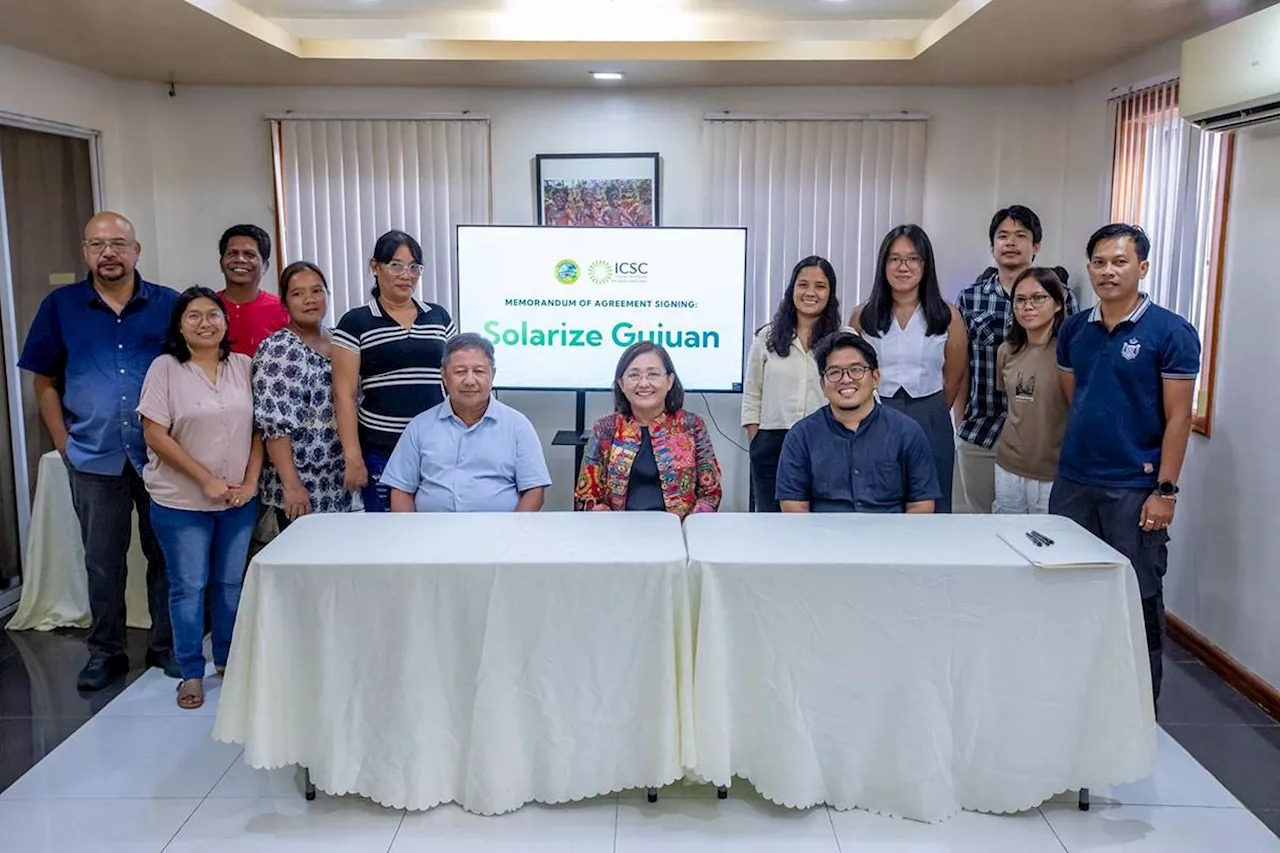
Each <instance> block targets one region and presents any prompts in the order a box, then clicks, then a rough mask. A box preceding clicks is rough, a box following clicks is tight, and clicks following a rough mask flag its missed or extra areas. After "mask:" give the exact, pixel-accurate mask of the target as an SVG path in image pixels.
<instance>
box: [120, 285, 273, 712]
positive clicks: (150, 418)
mask: <svg viewBox="0 0 1280 853" xmlns="http://www.w3.org/2000/svg"><path fill="white" fill-rule="evenodd" d="M250 374H251V363H250V361H249V357H248V356H245V355H241V354H240V353H233V352H231V347H230V344H229V343H228V341H227V315H226V312H225V310H224V309H223V307H222V304H221V303H219V302H218V300H217V298H216V297H215V295H214V293H213V291H211V290H209V289H208V288H204V287H192V288H190V289H188V290H187V291H185V292H184V293H183V294H182V296H181V297H179V299H178V304H177V305H176V306H175V307H174V312H173V322H172V324H171V325H170V328H169V341H168V343H167V344H166V347H165V354H164V355H162V356H160V357H159V358H157V359H156V360H155V361H154V362H152V364H151V369H150V370H148V371H147V378H146V379H145V380H144V381H143V383H142V397H141V399H140V400H139V402H138V414H139V415H140V416H141V417H142V432H143V436H144V437H145V438H146V441H147V455H148V461H147V468H146V470H145V471H144V472H143V476H142V478H143V480H144V481H145V482H146V484H147V491H148V492H149V493H150V495H151V525H152V527H153V528H154V529H155V532H156V539H157V540H159V543H160V550H161V551H163V552H164V560H165V570H166V574H167V575H168V577H169V615H170V617H171V618H172V620H173V650H174V656H175V657H176V658H177V661H178V666H179V667H180V668H181V669H182V682H181V683H180V684H179V685H178V707H180V708H186V709H194V708H199V707H200V706H201V705H203V704H204V683H203V679H204V673H205V661H204V651H203V648H202V646H203V644H204V601H205V590H206V589H208V591H209V597H210V609H211V611H212V616H213V663H214V666H215V667H217V669H218V671H219V673H221V671H222V670H223V669H225V668H226V665H227V654H228V652H229V651H230V649H231V629H232V627H233V626H234V625H235V622H236V609H237V607H238V606H239V604H240V586H241V583H242V582H243V580H244V567H245V560H246V559H247V557H248V553H249V538H250V536H251V534H252V533H253V526H254V522H255V521H256V520H257V517H258V499H257V494H258V476H259V474H260V473H261V471H262V454H263V449H262V438H261V436H259V435H257V434H255V433H254V431H253V394H252V391H251V390H250V382H251V375H250Z"/></svg>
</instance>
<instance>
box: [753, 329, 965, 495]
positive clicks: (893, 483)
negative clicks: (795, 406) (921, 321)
mask: <svg viewBox="0 0 1280 853" xmlns="http://www.w3.org/2000/svg"><path fill="white" fill-rule="evenodd" d="M813 356H814V359H815V360H816V361H817V362H818V375H819V379H820V380H821V383H822V390H823V392H824V393H825V394H826V395H827V400H828V401H830V405H828V406H823V407H822V408H821V409H819V410H818V411H816V412H814V413H813V414H812V415H809V416H808V417H807V418H805V419H804V420H802V421H800V422H799V423H797V424H796V425H795V426H793V427H792V428H791V430H790V431H789V432H788V433H787V438H786V441H784V442H783V445H782V458H781V459H779V460H778V488H777V497H778V500H779V501H780V502H781V504H782V511H783V512H878V513H900V512H910V513H931V512H933V504H934V501H936V500H938V499H939V498H941V497H942V492H941V490H940V489H939V488H938V471H937V468H936V467H935V466H934V464H933V453H932V451H931V450H930V449H929V440H928V439H927V438H926V437H925V434H924V429H923V428H922V427H921V426H920V425H919V424H918V423H916V422H915V421H914V420H912V419H911V418H910V417H909V416H907V415H904V414H902V413H901V412H898V411H895V410H894V409H890V408H886V407H885V406H882V405H880V404H879V403H878V402H876V397H875V390H876V387H877V386H878V385H879V384H880V370H879V362H878V361H877V359H876V351H875V350H874V349H872V347H871V345H870V344H868V343H867V342H866V341H864V340H863V339H862V338H860V337H858V336H857V335H856V334H854V333H853V332H851V331H839V332H834V333H832V334H830V335H828V336H827V337H825V338H823V339H822V340H821V341H819V342H818V344H817V346H816V347H814V351H813Z"/></svg>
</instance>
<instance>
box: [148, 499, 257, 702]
mask: <svg viewBox="0 0 1280 853" xmlns="http://www.w3.org/2000/svg"><path fill="white" fill-rule="evenodd" d="M257 519H258V501H257V499H254V500H252V501H250V502H249V503H248V504H246V505H245V506H242V507H239V508H237V509H221V510H211V511H208V512H196V511H193V510H185V509H170V508H169V507H164V506H160V504H158V503H155V502H152V504H151V526H152V527H153V528H154V529H155V532H156V539H158V540H159V541H160V550H161V551H163V552H164V560H165V566H166V567H167V569H168V574H169V616H170V619H171V620H172V621H173V653H174V657H175V658H176V659H177V661H178V666H179V668H181V670H182V677H183V678H184V679H186V678H203V677H204V667H205V660H204V648H203V646H204V600H205V590H206V589H207V590H208V591H209V599H210V608H209V609H210V611H211V615H212V617H213V663H214V665H215V666H226V665H227V655H228V653H229V652H230V651H231V632H232V629H234V628H235V624H236V609H237V608H238V607H239V606H240V587H241V585H242V584H243V583H244V570H245V564H246V562H247V561H248V558H249V539H250V537H251V536H252V535H253V527H254V524H255V523H256V522H257Z"/></svg>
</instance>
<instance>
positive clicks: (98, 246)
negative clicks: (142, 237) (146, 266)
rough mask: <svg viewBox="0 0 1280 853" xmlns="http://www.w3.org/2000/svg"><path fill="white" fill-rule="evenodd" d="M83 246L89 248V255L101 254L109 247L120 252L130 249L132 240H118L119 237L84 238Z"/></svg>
mask: <svg viewBox="0 0 1280 853" xmlns="http://www.w3.org/2000/svg"><path fill="white" fill-rule="evenodd" d="M84 247H85V248H86V249H88V250H89V254H91V255H101V254H102V253H103V252H105V251H106V250H107V249H110V250H111V251H113V252H115V253H116V254H120V253H121V252H127V251H129V250H130V249H132V248H133V241H132V240H120V239H116V240H99V239H97V238H94V239H92V240H85V241H84Z"/></svg>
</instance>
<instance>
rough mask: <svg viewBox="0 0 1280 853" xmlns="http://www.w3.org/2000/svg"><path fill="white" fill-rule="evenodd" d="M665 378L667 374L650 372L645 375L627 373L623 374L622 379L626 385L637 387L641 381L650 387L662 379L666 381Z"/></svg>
mask: <svg viewBox="0 0 1280 853" xmlns="http://www.w3.org/2000/svg"><path fill="white" fill-rule="evenodd" d="M666 378H667V374H665V373H660V372H658V371H656V370H650V371H649V372H647V373H633V372H628V373H626V374H624V375H623V377H622V379H623V381H624V382H626V383H627V384H628V385H639V384H640V380H642V379H643V380H644V381H645V382H648V383H649V384H650V385H656V384H657V383H659V382H661V381H662V380H663V379H666Z"/></svg>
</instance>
